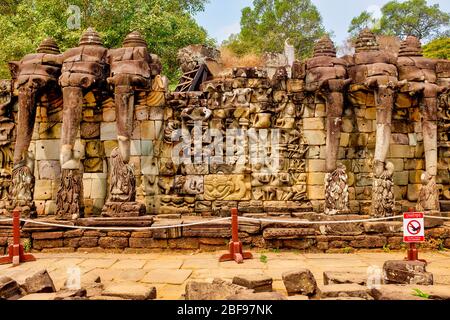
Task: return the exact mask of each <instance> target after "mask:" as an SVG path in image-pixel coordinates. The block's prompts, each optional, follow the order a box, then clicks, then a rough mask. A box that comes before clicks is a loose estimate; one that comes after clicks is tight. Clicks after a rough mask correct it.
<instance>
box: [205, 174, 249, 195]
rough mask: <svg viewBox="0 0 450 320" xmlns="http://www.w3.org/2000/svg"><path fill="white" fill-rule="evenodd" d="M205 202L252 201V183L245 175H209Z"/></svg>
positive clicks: (206, 183)
mask: <svg viewBox="0 0 450 320" xmlns="http://www.w3.org/2000/svg"><path fill="white" fill-rule="evenodd" d="M204 189H205V194H204V196H205V200H250V189H251V186H250V182H249V181H248V179H246V177H245V176H244V175H207V176H205V182H204Z"/></svg>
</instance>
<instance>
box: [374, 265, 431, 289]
mask: <svg viewBox="0 0 450 320" xmlns="http://www.w3.org/2000/svg"><path fill="white" fill-rule="evenodd" d="M383 273H384V281H385V283H386V284H418V285H432V284H433V274H432V273H430V272H427V271H426V263H425V262H422V261H406V260H389V261H386V262H385V263H384V265H383Z"/></svg>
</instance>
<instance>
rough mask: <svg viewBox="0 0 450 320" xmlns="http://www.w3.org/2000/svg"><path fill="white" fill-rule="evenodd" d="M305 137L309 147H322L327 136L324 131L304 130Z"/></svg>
mask: <svg viewBox="0 0 450 320" xmlns="http://www.w3.org/2000/svg"><path fill="white" fill-rule="evenodd" d="M303 135H304V137H305V139H306V141H307V143H308V144H309V145H313V146H314V145H315V146H318V145H319V146H320V145H324V144H325V139H326V135H325V132H324V131H323V130H304V131H303Z"/></svg>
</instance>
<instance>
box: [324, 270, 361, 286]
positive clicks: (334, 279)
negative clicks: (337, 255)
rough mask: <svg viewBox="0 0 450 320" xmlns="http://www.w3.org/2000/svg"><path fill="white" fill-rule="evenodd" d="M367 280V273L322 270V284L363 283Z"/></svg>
mask: <svg viewBox="0 0 450 320" xmlns="http://www.w3.org/2000/svg"><path fill="white" fill-rule="evenodd" d="M366 282H367V274H365V273H354V272H336V271H324V273H323V284H324V285H329V284H349V283H354V284H359V285H365V284H366Z"/></svg>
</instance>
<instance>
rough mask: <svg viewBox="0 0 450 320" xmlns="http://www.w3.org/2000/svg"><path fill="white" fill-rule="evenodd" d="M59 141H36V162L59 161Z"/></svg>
mask: <svg viewBox="0 0 450 320" xmlns="http://www.w3.org/2000/svg"><path fill="white" fill-rule="evenodd" d="M59 148H60V140H59V139H57V140H56V139H55V140H37V141H36V160H58V161H59Z"/></svg>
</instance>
